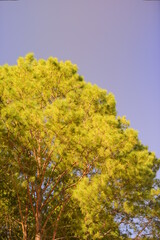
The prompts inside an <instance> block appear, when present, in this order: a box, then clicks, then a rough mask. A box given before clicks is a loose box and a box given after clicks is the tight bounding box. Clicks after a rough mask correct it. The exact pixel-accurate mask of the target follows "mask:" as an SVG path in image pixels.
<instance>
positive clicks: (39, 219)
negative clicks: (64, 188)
mask: <svg viewBox="0 0 160 240" xmlns="http://www.w3.org/2000/svg"><path fill="white" fill-rule="evenodd" d="M40 151H41V148H40V139H39V140H38V150H37V154H35V156H36V161H37V189H36V194H37V200H36V214H35V217H36V236H35V240H42V229H41V228H42V213H41V204H42V189H41V184H42V183H41V167H42V166H41V158H40Z"/></svg>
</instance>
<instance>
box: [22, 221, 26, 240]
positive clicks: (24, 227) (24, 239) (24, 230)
mask: <svg viewBox="0 0 160 240" xmlns="http://www.w3.org/2000/svg"><path fill="white" fill-rule="evenodd" d="M22 231H23V240H27V224H25V225H22Z"/></svg>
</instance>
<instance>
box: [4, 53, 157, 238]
mask: <svg viewBox="0 0 160 240" xmlns="http://www.w3.org/2000/svg"><path fill="white" fill-rule="evenodd" d="M77 71H78V68H77V66H76V65H73V64H72V63H71V62H70V61H66V62H58V60H57V59H56V58H52V57H50V58H48V59H47V60H43V59H40V60H36V59H35V58H34V55H33V54H28V55H27V56H26V57H25V58H22V57H21V58H19V59H18V61H17V65H15V66H8V65H4V66H1V67H0V111H1V112H0V142H1V147H0V151H1V160H0V164H1V166H3V167H4V166H5V167H4V168H2V173H3V174H2V176H3V178H5V181H6V183H4V185H3V186H2V187H1V189H0V190H1V191H0V196H1V197H2V199H3V200H4V203H2V202H1V201H0V205H1V208H3V209H5V217H3V216H2V211H3V210H2V209H1V210H0V217H1V218H3V221H1V222H2V225H0V231H1V232H3V229H4V224H8V222H7V221H8V220H7V219H14V221H16V222H17V224H20V226H22V229H23V234H22V232H20V230H19V229H20V228H17V227H16V230H15V228H14V227H13V226H12V228H13V231H17V236H21V237H22V235H23V236H24V227H23V226H28V228H27V232H28V237H29V239H33V238H34V237H35V235H36V234H40V235H41V238H42V239H53V234H54V233H55V232H56V236H57V239H61V237H65V239H70V237H71V236H72V238H73V239H74V237H77V238H79V239H87V240H88V239H129V238H128V236H129V233H128V232H127V230H125V231H124V232H123V231H122V228H121V226H122V225H121V224H122V222H123V224H124V225H125V226H128V225H129V228H130V229H132V232H133V229H134V230H135V232H136V231H137V234H138V232H139V231H140V230H141V229H142V228H143V224H144V222H145V221H150V219H151V218H152V219H153V221H152V223H154V224H152V228H150V229H149V231H150V232H152V235H155V236H159V235H158V234H159V233H158V230H157V226H156V224H155V221H159V210H158V206H159V202H158V199H159V188H158V184H157V182H158V181H157V180H155V177H156V172H157V170H158V168H159V161H158V160H157V159H156V157H155V155H154V154H153V153H150V152H148V149H147V148H146V147H144V146H143V145H142V144H141V143H140V141H139V139H138V134H137V132H136V131H135V130H133V129H131V128H129V121H127V120H126V118H125V117H119V116H117V113H116V102H115V98H114V96H113V94H111V93H107V92H106V91H105V90H103V89H100V88H99V87H97V86H96V85H91V84H90V83H86V82H85V81H84V79H83V77H81V76H79V74H78V72H77ZM5 172H6V175H5ZM8 183H9V185H8ZM6 191H8V194H10V196H11V198H9V197H8V196H9V195H8V194H6ZM8 206H10V208H9V207H8ZM152 206H153V207H152ZM12 209H14V211H10V210H12ZM26 209H27V210H26ZM15 213H16V214H15ZM6 216H7V217H6ZM37 216H40V217H39V218H38V217H37ZM134 218H139V226H138V227H137V228H136V226H133V225H135V224H134ZM155 219H156V220H155ZM157 219H158V220H157ZM38 221H39V222H38ZM141 223H143V224H142V227H141V226H140V224H141ZM25 224H26V225H25ZM5 226H8V225H5ZM37 226H40V227H39V228H38V227H37ZM51 226H52V227H51ZM68 226H69V227H68ZM37 229H38V230H37ZM153 230H154V231H153ZM1 232H0V234H1ZM6 239H8V238H6Z"/></svg>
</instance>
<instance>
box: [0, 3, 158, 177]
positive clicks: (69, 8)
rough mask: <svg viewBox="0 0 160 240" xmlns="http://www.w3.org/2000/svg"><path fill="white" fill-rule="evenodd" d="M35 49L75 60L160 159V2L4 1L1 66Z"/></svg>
mask: <svg viewBox="0 0 160 240" xmlns="http://www.w3.org/2000/svg"><path fill="white" fill-rule="evenodd" d="M28 52H33V53H34V54H35V57H36V58H37V59H39V58H44V59H47V58H48V57H49V56H53V57H57V58H58V59H59V60H63V61H65V60H71V62H72V63H74V64H77V66H78V68H79V74H81V75H83V76H84V78H85V80H86V81H87V82H91V83H92V84H97V85H98V86H99V87H101V88H103V89H106V90H107V91H108V92H112V93H113V94H114V96H115V98H116V102H117V112H118V115H120V116H123V115H125V116H126V118H127V119H128V120H130V123H131V127H132V128H134V129H136V130H137V131H138V132H139V138H140V140H141V141H142V143H143V144H144V145H147V146H149V150H150V151H153V152H155V153H156V156H157V157H158V158H160V1H155V0H17V1H4V0H3V1H2V0H0V65H3V64H5V63H8V64H9V65H14V64H16V61H17V58H18V57H19V56H25V55H26V54H27V53H28ZM159 176H160V175H159Z"/></svg>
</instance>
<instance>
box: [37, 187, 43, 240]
mask: <svg viewBox="0 0 160 240" xmlns="http://www.w3.org/2000/svg"><path fill="white" fill-rule="evenodd" d="M37 201H38V203H37V204H38V206H37V209H36V237H35V240H42V231H41V225H42V216H41V209H40V207H41V191H40V194H39V196H38V199H37Z"/></svg>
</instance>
